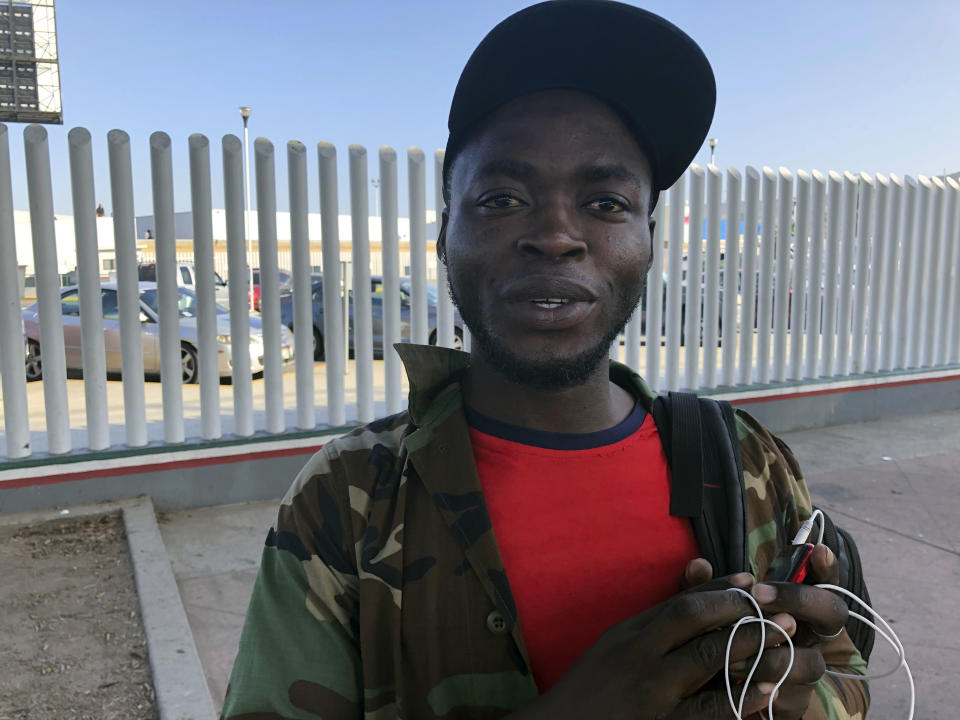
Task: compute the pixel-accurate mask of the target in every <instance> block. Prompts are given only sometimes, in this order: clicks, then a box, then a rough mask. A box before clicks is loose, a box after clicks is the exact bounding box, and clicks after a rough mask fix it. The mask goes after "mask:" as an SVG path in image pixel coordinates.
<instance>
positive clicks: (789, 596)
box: [751, 582, 850, 637]
mask: <svg viewBox="0 0 960 720" xmlns="http://www.w3.org/2000/svg"><path fill="white" fill-rule="evenodd" d="M751 592H752V593H753V597H754V598H755V599H756V601H757V603H759V605H760V608H761V609H762V610H763V611H764V613H772V612H773V613H775V612H785V613H789V614H790V615H792V616H793V617H794V618H796V619H797V622H798V623H806V624H808V625H809V626H810V627H811V628H812V629H813V631H814V632H816V633H817V634H818V635H821V636H824V637H826V636H830V635H833V634H834V633H837V632H839V631H840V630H841V629H842V628H843V626H844V625H846V623H847V617H848V616H849V612H850V611H849V609H848V608H847V605H846V603H845V602H844V601H843V599H842V598H841V597H840V596H839V595H837V594H835V593H832V592H830V591H829V590H824V589H822V588H818V587H814V586H812V585H805V584H801V583H791V582H775V583H759V584H757V585H754V586H753V589H752V590H751Z"/></svg>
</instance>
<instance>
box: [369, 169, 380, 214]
mask: <svg viewBox="0 0 960 720" xmlns="http://www.w3.org/2000/svg"><path fill="white" fill-rule="evenodd" d="M370 184H371V185H373V197H374V199H375V200H376V203H377V217H380V178H370Z"/></svg>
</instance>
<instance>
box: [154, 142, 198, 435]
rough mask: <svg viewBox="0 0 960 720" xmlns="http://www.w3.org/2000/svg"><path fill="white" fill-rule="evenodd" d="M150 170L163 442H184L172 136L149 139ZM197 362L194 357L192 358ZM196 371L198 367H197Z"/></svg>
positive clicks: (181, 347)
mask: <svg viewBox="0 0 960 720" xmlns="http://www.w3.org/2000/svg"><path fill="white" fill-rule="evenodd" d="M150 167H151V174H152V181H153V183H152V184H153V227H154V241H153V242H154V248H155V250H156V256H157V259H156V265H155V266H156V273H157V275H156V277H157V306H158V310H159V312H158V315H159V319H160V327H159V328H158V330H159V341H160V347H159V350H160V382H161V385H162V388H161V392H162V395H163V440H164V442H167V443H179V442H183V441H184V439H185V433H184V424H183V362H184V359H185V358H184V356H183V353H185V352H189V351H188V350H187V349H186V348H184V347H183V346H182V344H181V340H180V310H179V295H180V290H179V287H178V286H179V283H178V282H177V275H178V270H177V235H176V229H175V226H174V216H173V157H172V152H171V148H170V136H169V135H167V134H166V133H164V132H155V133H153V135H151V136H150ZM191 359H192V360H194V361H195V358H191ZM194 371H195V372H196V368H194Z"/></svg>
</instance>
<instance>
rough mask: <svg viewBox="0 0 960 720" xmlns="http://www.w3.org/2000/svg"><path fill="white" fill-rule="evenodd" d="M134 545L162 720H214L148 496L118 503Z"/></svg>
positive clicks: (136, 577)
mask: <svg viewBox="0 0 960 720" xmlns="http://www.w3.org/2000/svg"><path fill="white" fill-rule="evenodd" d="M119 504H120V505H121V506H122V507H123V522H124V525H125V526H126V530H127V541H128V542H129V544H130V557H131V558H132V560H133V574H134V579H135V581H136V583H137V595H138V596H139V597H140V611H141V614H142V616H143V629H144V632H145V633H146V636H147V646H148V648H149V650H150V667H151V669H152V672H153V687H154V690H155V691H156V697H157V709H158V710H159V712H160V718H161V720H214V718H216V716H217V713H216V710H214V707H213V700H212V699H211V697H210V691H209V689H208V688H207V681H206V678H205V676H204V674H203V668H202V667H201V665H200V656H199V655H198V654H197V647H196V645H195V644H194V642H193V633H192V632H191V631H190V624H189V622H188V621H187V613H186V611H185V610H184V609H183V602H182V601H181V599H180V591H179V590H178V589H177V581H176V579H175V578H174V577H173V569H172V568H171V567H170V559H169V557H168V556H167V550H166V547H165V546H164V544H163V538H162V537H161V536H160V528H159V527H158V526H157V517H156V514H155V513H154V509H153V503H152V502H151V500H150V498H149V496H146V495H144V496H141V497H139V498H136V499H135V500H127V501H123V502H122V503H119Z"/></svg>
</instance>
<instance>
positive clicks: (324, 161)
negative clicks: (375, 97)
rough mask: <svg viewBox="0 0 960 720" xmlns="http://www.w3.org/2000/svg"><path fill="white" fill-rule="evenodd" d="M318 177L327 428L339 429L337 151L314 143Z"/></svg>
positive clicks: (341, 339) (341, 337)
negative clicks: (315, 145)
mask: <svg viewBox="0 0 960 720" xmlns="http://www.w3.org/2000/svg"><path fill="white" fill-rule="evenodd" d="M317 159H318V161H319V162H318V166H319V169H318V172H319V177H320V237H321V252H322V254H323V307H324V311H323V348H324V349H323V358H324V362H325V363H326V366H327V368H326V369H327V424H328V425H330V426H331V427H338V426H340V425H343V424H344V423H345V422H346V421H347V420H346V409H345V406H344V388H343V386H344V382H343V376H344V374H345V372H346V364H345V363H344V359H343V356H344V351H343V346H344V343H345V342H346V336H345V333H346V332H347V328H344V325H343V312H342V311H341V303H346V302H347V298H343V299H341V297H340V286H341V283H342V280H341V278H340V205H339V201H338V199H337V149H336V148H335V147H334V146H333V145H332V144H331V143H328V142H323V141H321V142H318V143H317Z"/></svg>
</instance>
